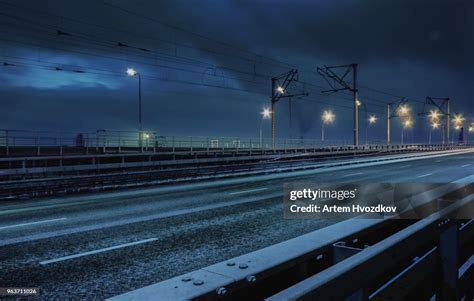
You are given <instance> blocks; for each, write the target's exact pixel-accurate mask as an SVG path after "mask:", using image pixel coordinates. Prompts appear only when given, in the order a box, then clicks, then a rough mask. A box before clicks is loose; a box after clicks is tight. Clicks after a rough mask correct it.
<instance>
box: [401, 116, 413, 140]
mask: <svg viewBox="0 0 474 301" xmlns="http://www.w3.org/2000/svg"><path fill="white" fill-rule="evenodd" d="M412 125H413V121H412V120H411V119H407V120H405V121H403V127H402V137H401V144H403V132H404V131H405V129H408V128H410V127H411V126H412Z"/></svg>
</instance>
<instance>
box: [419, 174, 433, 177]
mask: <svg viewBox="0 0 474 301" xmlns="http://www.w3.org/2000/svg"><path fill="white" fill-rule="evenodd" d="M431 175H432V173H427V174H425V175H421V176H417V178H424V177H428V176H431Z"/></svg>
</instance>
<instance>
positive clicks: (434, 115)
mask: <svg viewBox="0 0 474 301" xmlns="http://www.w3.org/2000/svg"><path fill="white" fill-rule="evenodd" d="M440 115H441V114H440V112H439V111H438V110H432V111H430V114H429V115H428V117H429V118H430V119H431V121H432V122H435V121H438V120H439V117H440Z"/></svg>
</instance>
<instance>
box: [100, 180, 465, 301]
mask: <svg viewBox="0 0 474 301" xmlns="http://www.w3.org/2000/svg"><path fill="white" fill-rule="evenodd" d="M471 178H472V177H471ZM468 182H469V183H470V184H468V185H471V186H472V185H474V184H472V179H471V180H469V181H468ZM470 191H471V192H472V189H471V190H470ZM448 192H449V191H445V190H443V189H441V188H439V189H437V190H436V191H428V192H425V193H424V194H423V197H421V199H426V200H427V201H426V202H425V203H424V204H425V205H427V204H428V205H431V204H432V203H433V202H437V201H436V199H438V198H439V197H442V196H443V195H445V194H446V193H448ZM443 206H444V207H443ZM435 208H442V209H441V210H440V211H437V212H435V213H433V214H432V215H430V216H429V217H428V218H425V219H422V220H419V221H416V220H393V219H388V220H373V219H371V220H367V219H352V220H347V221H343V222H340V223H337V224H334V225H332V226H329V227H327V228H323V229H320V230H317V231H315V232H312V233H308V234H306V235H303V236H300V237H297V238H294V239H291V240H288V241H285V242H282V243H279V244H276V245H273V246H270V247H267V248H264V249H261V250H258V251H255V252H252V253H249V254H245V255H242V256H239V257H236V258H233V259H230V260H227V261H225V262H221V263H217V264H214V265H211V266H208V267H204V268H201V269H199V270H197V271H193V272H190V273H187V274H185V275H181V276H177V277H174V278H172V279H169V280H165V281H162V282H159V283H157V284H153V285H150V286H147V287H144V288H141V289H138V290H135V291H131V292H128V293H125V294H122V295H119V296H116V297H112V298H110V299H108V300H111V301H124V300H152V299H154V298H155V297H156V296H160V298H162V299H163V300H221V299H223V300H241V299H247V300H262V299H265V298H267V300H272V301H273V300H369V299H370V300H425V299H426V300H427V299H430V298H431V297H432V296H433V295H436V300H459V299H460V298H461V297H465V300H472V297H473V294H474V291H473V286H472V283H473V279H474V266H473V261H474V259H473V257H472V256H473V254H474V244H472V241H473V240H474V221H473V220H453V219H451V218H450V217H451V216H452V214H453V212H459V211H462V210H464V209H465V208H469V210H471V211H470V212H472V210H474V195H473V194H472V193H468V194H467V195H462V196H461V197H460V199H459V200H457V201H456V202H454V203H451V205H448V206H445V205H440V204H439V203H438V206H433V209H434V210H438V209H435Z"/></svg>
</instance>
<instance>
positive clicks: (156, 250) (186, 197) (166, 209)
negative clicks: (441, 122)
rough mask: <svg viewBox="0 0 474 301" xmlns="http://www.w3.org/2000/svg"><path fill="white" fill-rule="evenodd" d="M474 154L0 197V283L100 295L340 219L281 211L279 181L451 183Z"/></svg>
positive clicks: (473, 162) (52, 294)
mask: <svg viewBox="0 0 474 301" xmlns="http://www.w3.org/2000/svg"><path fill="white" fill-rule="evenodd" d="M473 171H474V153H472V152H470V153H462V154H457V155H450V156H437V157H429V158H428V157H427V158H424V159H417V160H407V161H404V160H403V161H397V162H392V163H384V164H380V165H373V166H364V167H358V166H357V165H349V166H344V167H338V168H329V169H326V170H312V171H307V170H306V171H298V172H293V173H280V174H276V175H275V174H269V175H263V176H253V177H243V178H235V179H227V180H219V181H213V182H201V183H195V184H181V185H175V186H167V187H157V188H147V189H140V190H128V191H120V192H114V193H104V194H95V195H84V196H74V197H62V198H54V199H53V198H52V199H43V200H36V201H35V200H27V201H26V200H24V201H12V202H3V203H2V204H0V235H1V236H0V237H1V240H0V270H1V273H0V284H1V285H0V287H9V286H12V287H39V288H40V290H41V292H40V297H41V298H43V299H51V298H57V299H64V298H65V297H67V298H73V299H79V298H81V299H93V298H94V299H103V298H107V297H111V296H114V295H118V294H121V293H124V292H127V291H130V290H134V289H137V288H140V287H143V286H146V285H150V284H153V283H156V282H159V281H161V280H165V279H168V278H170V277H173V276H176V275H180V274H183V273H186V272H188V271H193V270H196V269H198V268H201V267H204V266H207V265H210V264H213V263H216V262H220V261H223V260H226V259H228V258H231V257H235V256H238V255H241V254H244V253H248V252H250V251H254V250H257V249H260V248H263V247H266V246H268V245H272V244H275V243H278V242H281V241H284V240H287V239H290V238H293V237H296V236H299V235H302V234H304V233H308V232H310V231H314V230H316V229H319V228H322V227H325V226H328V225H330V224H332V223H335V222H337V220H322V219H320V220H316V219H308V220H286V219H284V218H283V210H282V207H283V206H282V198H281V196H282V193H283V184H284V183H286V182H291V181H305V182H306V181H314V182H326V183H327V182H341V181H345V182H360V181H370V182H427V183H429V182H437V183H448V182H452V181H455V180H459V179H462V178H465V177H468V176H470V175H472V174H473Z"/></svg>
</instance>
